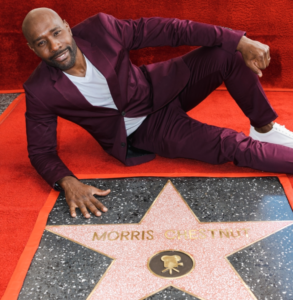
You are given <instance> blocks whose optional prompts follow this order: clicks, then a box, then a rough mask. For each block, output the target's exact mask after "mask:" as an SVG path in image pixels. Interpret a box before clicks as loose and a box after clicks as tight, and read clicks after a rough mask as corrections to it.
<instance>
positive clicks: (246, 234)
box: [242, 228, 250, 237]
mask: <svg viewBox="0 0 293 300" xmlns="http://www.w3.org/2000/svg"><path fill="white" fill-rule="evenodd" d="M242 230H244V232H245V236H246V237H248V230H250V228H243V229H242Z"/></svg>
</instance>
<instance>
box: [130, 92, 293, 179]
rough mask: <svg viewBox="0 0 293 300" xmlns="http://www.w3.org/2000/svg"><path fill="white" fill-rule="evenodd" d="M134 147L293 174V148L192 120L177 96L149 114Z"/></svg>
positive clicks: (136, 133) (135, 137) (172, 156)
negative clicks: (256, 139) (260, 140)
mask: <svg viewBox="0 0 293 300" xmlns="http://www.w3.org/2000/svg"><path fill="white" fill-rule="evenodd" d="M131 139H132V141H131V143H132V145H133V146H134V147H137V148H139V149H144V150H147V151H151V152H154V153H157V154H159V155H161V156H163V157H168V158H176V157H183V158H191V159H196V160H200V161H204V162H207V163H211V164H221V163H225V162H228V161H233V162H234V164H235V165H238V166H241V167H251V168H254V169H257V170H262V171H267V172H280V173H291V174H292V173H293V149H291V148H288V147H285V146H281V145H274V144H270V143H263V142H259V141H255V140H253V139H252V138H251V137H247V136H245V135H244V134H243V133H238V132H236V131H235V130H232V129H227V128H220V127H216V126H211V125H207V124H203V123H201V122H199V121H197V120H194V119H192V118H190V117H189V116H188V115H187V114H186V112H185V111H184V110H183V108H182V106H181V102H180V100H179V98H178V97H177V98H176V99H175V100H174V101H172V102H171V103H169V104H168V105H167V106H165V107H163V108H162V109H160V110H159V111H157V112H155V113H153V114H151V115H149V116H148V117H147V118H146V119H145V121H144V122H143V123H142V124H141V125H140V127H139V128H138V129H137V130H136V131H135V132H134V133H133V134H132V136H131Z"/></svg>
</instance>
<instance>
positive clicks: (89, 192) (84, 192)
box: [57, 176, 110, 218]
mask: <svg viewBox="0 0 293 300" xmlns="http://www.w3.org/2000/svg"><path fill="white" fill-rule="evenodd" d="M57 183H58V184H59V185H60V186H61V187H62V188H63V190H64V191H65V198H66V202H67V204H68V206H69V209H70V215H71V216H72V217H76V212H75V209H76V208H77V207H78V208H79V209H80V210H81V212H82V214H83V216H84V217H85V218H90V214H89V212H88V210H87V209H89V210H90V211H91V212H92V213H93V214H94V215H96V216H98V217H99V216H100V215H101V211H102V212H106V211H107V210H108V209H107V208H106V207H105V206H104V205H103V204H102V203H101V202H100V201H98V200H97V199H96V198H95V197H94V196H93V195H99V196H107V195H108V194H109V193H110V190H106V191H103V190H99V189H97V188H95V187H93V186H90V185H86V184H83V183H82V182H80V181H78V180H77V179H76V178H75V177H72V176H65V177H64V178H62V179H60V180H59V181H58V182H57Z"/></svg>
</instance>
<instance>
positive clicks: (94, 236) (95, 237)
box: [93, 231, 107, 241]
mask: <svg viewBox="0 0 293 300" xmlns="http://www.w3.org/2000/svg"><path fill="white" fill-rule="evenodd" d="M106 234H107V231H105V232H104V233H103V234H102V235H101V236H98V234H97V233H96V232H95V233H94V235H93V241H94V240H95V239H97V240H98V241H99V240H101V239H102V240H103V241H104V240H105V238H106Z"/></svg>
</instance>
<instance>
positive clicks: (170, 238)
mask: <svg viewBox="0 0 293 300" xmlns="http://www.w3.org/2000/svg"><path fill="white" fill-rule="evenodd" d="M169 232H172V233H174V234H176V231H175V230H167V231H166V232H165V237H166V238H167V239H168V240H173V239H176V237H175V236H173V237H170V236H168V233H169Z"/></svg>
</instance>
